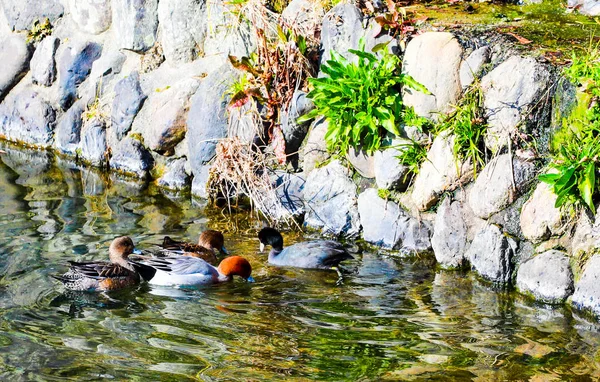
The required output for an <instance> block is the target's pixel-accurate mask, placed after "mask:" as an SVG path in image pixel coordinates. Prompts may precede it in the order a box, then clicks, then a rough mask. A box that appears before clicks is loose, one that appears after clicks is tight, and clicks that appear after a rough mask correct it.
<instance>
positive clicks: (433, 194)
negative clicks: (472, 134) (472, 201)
mask: <svg viewBox="0 0 600 382" xmlns="http://www.w3.org/2000/svg"><path fill="white" fill-rule="evenodd" d="M453 147H454V136H453V135H451V134H450V133H449V132H444V133H441V134H440V135H438V136H437V137H436V138H435V139H434V141H433V144H432V145H431V148H430V149H429V152H428V153H427V159H426V160H425V161H424V162H423V164H422V165H421V169H420V170H419V173H418V174H417V176H416V177H415V180H414V187H413V190H412V192H411V198H412V200H413V202H414V203H415V205H416V206H417V208H418V209H419V210H421V211H424V210H427V209H428V208H429V207H431V206H432V205H434V204H435V203H436V202H437V201H438V200H439V197H440V195H441V194H442V193H444V192H446V191H452V190H454V189H456V188H457V187H458V186H460V185H462V184H466V183H468V182H469V181H470V180H471V179H472V178H473V168H472V166H471V163H470V162H466V163H460V162H459V161H458V160H457V159H456V158H455V156H454V152H453Z"/></svg>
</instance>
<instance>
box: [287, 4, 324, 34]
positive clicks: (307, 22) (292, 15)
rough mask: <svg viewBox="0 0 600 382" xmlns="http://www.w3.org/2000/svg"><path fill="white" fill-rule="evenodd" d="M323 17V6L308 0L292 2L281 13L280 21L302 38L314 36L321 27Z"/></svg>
mask: <svg viewBox="0 0 600 382" xmlns="http://www.w3.org/2000/svg"><path fill="white" fill-rule="evenodd" d="M323 16H325V9H324V8H323V5H322V4H321V3H320V2H318V1H310V0H292V1H290V3H289V4H288V6H287V7H285V9H284V10H283V12H281V20H282V21H283V22H284V23H285V24H286V25H287V26H289V27H290V28H292V29H293V30H295V31H297V32H299V34H301V35H303V36H314V35H315V32H317V31H318V30H319V28H320V27H321V22H322V20H323Z"/></svg>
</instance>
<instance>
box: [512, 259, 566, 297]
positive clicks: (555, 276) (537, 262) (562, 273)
mask: <svg viewBox="0 0 600 382" xmlns="http://www.w3.org/2000/svg"><path fill="white" fill-rule="evenodd" d="M517 288H518V289H519V291H520V292H522V293H531V294H532V295H533V296H534V297H535V298H536V299H538V300H541V301H544V302H546V303H551V304H552V303H561V302H563V301H564V300H566V299H567V297H569V296H570V295H571V293H573V272H572V271H571V266H570V265H569V257H568V256H567V254H566V253H564V252H561V251H557V250H549V251H546V252H543V253H540V254H539V255H537V256H535V257H533V258H531V259H529V260H528V261H526V262H524V263H523V264H521V266H520V267H519V270H518V271H517Z"/></svg>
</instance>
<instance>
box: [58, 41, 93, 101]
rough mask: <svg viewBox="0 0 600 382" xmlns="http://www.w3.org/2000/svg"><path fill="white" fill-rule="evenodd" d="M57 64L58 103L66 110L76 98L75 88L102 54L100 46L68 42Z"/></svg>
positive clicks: (87, 42) (91, 43) (89, 43)
mask: <svg viewBox="0 0 600 382" xmlns="http://www.w3.org/2000/svg"><path fill="white" fill-rule="evenodd" d="M67 44H68V45H67V47H66V48H65V50H64V51H63V53H62V55H61V57H60V59H59V62H58V73H59V77H58V78H59V81H58V86H59V88H58V96H59V100H58V103H59V105H60V107H62V109H63V110H67V109H68V108H69V107H70V106H71V105H72V104H73V102H74V101H75V99H76V98H77V86H78V85H79V84H81V83H82V82H83V80H85V79H86V78H87V77H88V75H89V74H90V72H91V71H92V64H93V63H94V61H96V60H97V59H98V58H100V55H101V54H102V46H100V45H99V44H97V43H95V42H90V41H74V40H69V42H68V43H67Z"/></svg>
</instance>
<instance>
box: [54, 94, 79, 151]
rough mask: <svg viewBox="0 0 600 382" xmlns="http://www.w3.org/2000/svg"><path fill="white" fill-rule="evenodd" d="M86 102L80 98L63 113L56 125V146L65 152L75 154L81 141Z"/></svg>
mask: <svg viewBox="0 0 600 382" xmlns="http://www.w3.org/2000/svg"><path fill="white" fill-rule="evenodd" d="M84 112H85V102H83V101H82V100H79V101H77V102H75V103H74V104H73V106H71V107H70V108H69V110H67V112H66V113H64V114H63V116H62V118H61V119H60V121H59V122H58V126H57V127H56V135H55V137H54V139H55V144H56V148H57V149H58V151H60V152H61V153H63V154H69V155H75V153H76V151H77V148H78V147H79V142H80V141H81V126H82V125H83V113H84Z"/></svg>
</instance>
